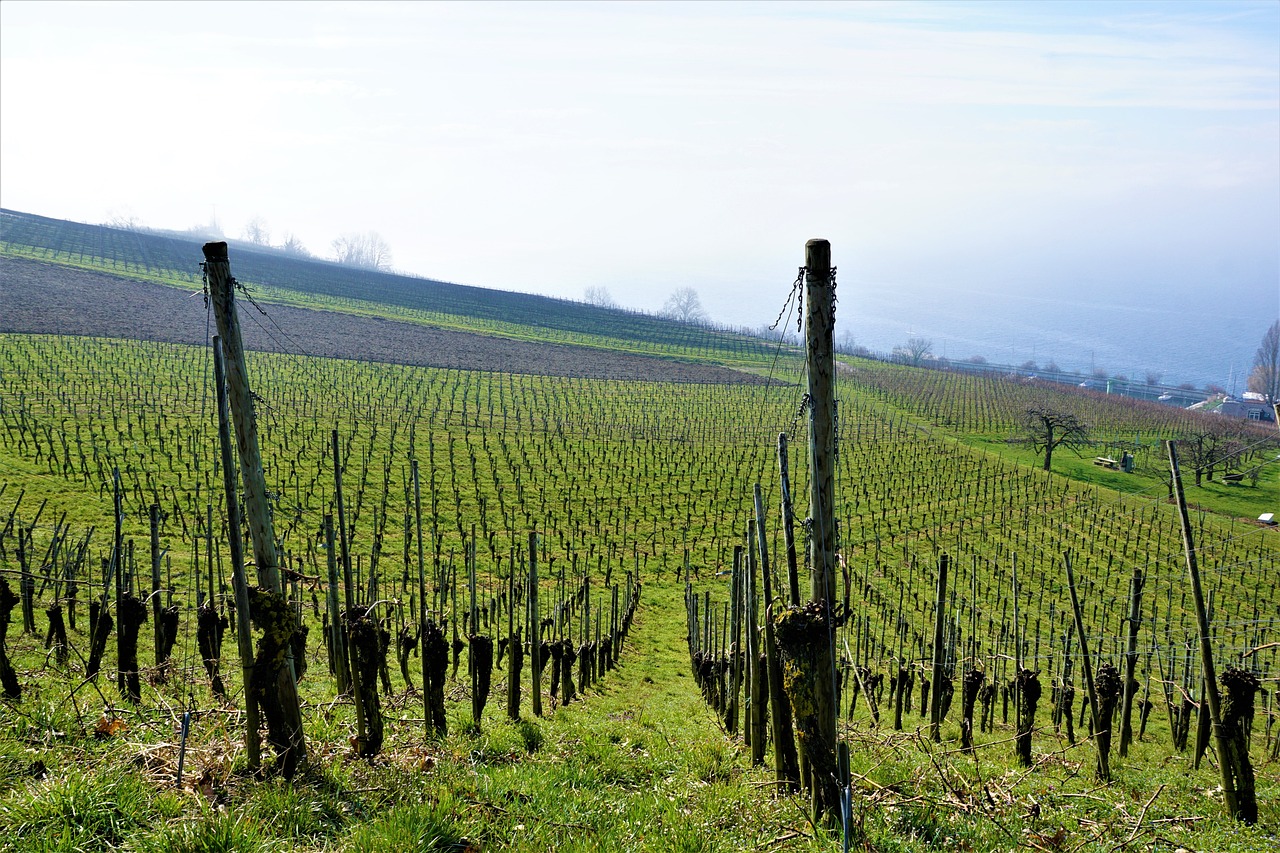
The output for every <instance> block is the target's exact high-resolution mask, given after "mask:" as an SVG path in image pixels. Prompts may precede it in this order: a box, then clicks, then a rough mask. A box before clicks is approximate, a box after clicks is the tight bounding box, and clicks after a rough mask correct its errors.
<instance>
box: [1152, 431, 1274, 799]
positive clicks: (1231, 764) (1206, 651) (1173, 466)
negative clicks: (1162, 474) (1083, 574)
mask: <svg viewBox="0 0 1280 853" xmlns="http://www.w3.org/2000/svg"><path fill="white" fill-rule="evenodd" d="M1165 446H1166V447H1167V448H1168V451H1169V468H1170V470H1171V472H1172V475H1173V491H1174V496H1175V497H1176V498H1177V501H1178V518H1179V520H1180V522H1181V524H1182V545H1183V549H1184V550H1185V551H1186V555H1187V573H1188V574H1189V575H1190V576H1191V595H1192V597H1193V599H1194V600H1195V606H1196V621H1197V623H1198V625H1199V628H1200V665H1201V667H1202V669H1203V672H1204V687H1205V689H1204V698H1205V699H1206V700H1207V701H1208V703H1209V720H1210V724H1211V725H1212V727H1213V739H1214V742H1215V743H1216V744H1217V746H1218V766H1219V769H1220V770H1221V771H1222V797H1223V799H1224V800H1225V801H1226V805H1227V812H1228V813H1229V814H1230V815H1231V816H1232V817H1235V818H1238V819H1239V820H1241V821H1244V822H1245V823H1248V824H1253V823H1257V822H1258V801H1257V798H1256V797H1255V796H1254V790H1253V765H1252V764H1250V763H1249V739H1248V732H1247V731H1246V728H1245V726H1244V725H1243V724H1242V722H1241V721H1240V720H1237V719H1235V716H1234V714H1233V719H1232V723H1233V724H1232V726H1231V731H1230V732H1228V731H1227V728H1226V727H1225V726H1224V725H1223V720H1222V707H1221V701H1220V699H1219V696H1218V676H1217V673H1216V671H1215V670H1214V666H1213V644H1212V641H1211V637H1210V634H1209V614H1208V611H1207V610H1206V608H1205V604H1204V589H1203V588H1202V587H1201V586H1200V567H1199V564H1198V562H1197V560H1196V545H1195V539H1194V538H1193V536H1192V533H1191V519H1190V518H1189V517H1188V516H1187V497H1186V495H1185V494H1183V491H1182V474H1181V473H1180V472H1179V471H1178V449H1177V448H1176V447H1175V446H1174V443H1173V442H1172V441H1169V442H1166V443H1165ZM1228 675H1231V676H1232V677H1231V678H1228V677H1227V676H1228ZM1223 676H1224V681H1226V682H1227V684H1228V687H1229V689H1231V691H1232V693H1233V695H1232V696H1231V699H1232V701H1231V702H1230V703H1229V704H1230V705H1231V706H1232V707H1231V708H1230V710H1232V711H1233V712H1238V711H1240V710H1242V709H1241V708H1239V707H1238V706H1239V705H1241V704H1243V703H1241V702H1240V701H1239V699H1238V698H1237V696H1236V695H1234V694H1237V693H1242V692H1248V694H1249V695H1248V704H1249V705H1252V702H1253V695H1252V694H1253V691H1252V690H1249V689H1248V685H1247V684H1241V683H1239V682H1240V679H1238V678H1236V677H1235V676H1234V674H1233V672H1232V671H1228V672H1227V673H1224V674H1223ZM1240 688H1244V691H1241V690H1240ZM1240 698H1243V696H1241V697H1240Z"/></svg>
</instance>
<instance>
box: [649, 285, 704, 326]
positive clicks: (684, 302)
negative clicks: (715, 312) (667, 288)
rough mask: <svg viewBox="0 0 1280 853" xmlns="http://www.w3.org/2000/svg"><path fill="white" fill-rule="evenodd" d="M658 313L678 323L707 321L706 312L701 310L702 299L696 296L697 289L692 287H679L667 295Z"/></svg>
mask: <svg viewBox="0 0 1280 853" xmlns="http://www.w3.org/2000/svg"><path fill="white" fill-rule="evenodd" d="M658 315H659V316H660V317H666V318H667V319H668V320H676V321H678V322H680V323H705V322H706V321H707V312H706V311H704V310H702V300H700V299H699V298H698V291H696V290H694V289H693V288H692V287H681V288H679V289H677V290H676V291H675V292H674V293H672V294H671V295H670V296H668V297H667V301H666V302H665V303H663V305H662V310H661V311H659V312H658Z"/></svg>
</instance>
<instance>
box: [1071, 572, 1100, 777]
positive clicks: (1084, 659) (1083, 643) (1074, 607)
mask: <svg viewBox="0 0 1280 853" xmlns="http://www.w3.org/2000/svg"><path fill="white" fill-rule="evenodd" d="M1063 560H1064V562H1065V563H1066V565H1067V589H1068V590H1069V591H1070V592H1071V612H1072V614H1074V616H1075V620H1076V637H1077V638H1078V639H1079V640H1080V665H1081V668H1082V669H1083V670H1084V686H1085V690H1087V691H1088V693H1089V714H1090V718H1091V719H1092V720H1093V725H1092V727H1091V729H1090V730H1091V731H1092V732H1093V734H1094V745H1095V746H1096V747H1097V749H1098V779H1100V780H1101V781H1103V782H1107V783H1110V782H1111V764H1110V763H1109V757H1108V755H1107V753H1106V751H1105V750H1104V749H1103V746H1104V744H1102V742H1101V741H1100V740H1098V739H1097V735H1098V731H1099V730H1100V729H1099V727H1100V716H1101V715H1100V712H1099V705H1098V691H1097V689H1096V688H1095V687H1094V684H1093V665H1092V664H1091V663H1090V662H1089V637H1088V635H1087V634H1085V632H1084V613H1083V612H1082V611H1081V609H1080V597H1079V595H1078V594H1077V593H1076V575H1075V572H1074V571H1072V568H1071V555H1070V554H1064V555H1063Z"/></svg>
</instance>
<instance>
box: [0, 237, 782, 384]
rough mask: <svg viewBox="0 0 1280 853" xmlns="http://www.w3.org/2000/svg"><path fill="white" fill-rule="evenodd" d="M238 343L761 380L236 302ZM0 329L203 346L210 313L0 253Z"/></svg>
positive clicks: (130, 285) (188, 302)
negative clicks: (238, 312)
mask: <svg viewBox="0 0 1280 853" xmlns="http://www.w3.org/2000/svg"><path fill="white" fill-rule="evenodd" d="M237 304H238V305H239V308H240V327H241V334H242V335H243V336H244V344H245V348H246V349H251V350H257V351H260V352H292V353H302V354H306V355H315V356H325V357H330V358H347V359H353V360H357V361H377V362H386V363H389V364H412V365H418V366H421V367H451V368H457V369H462V370H487V371H496V372H500V373H528V374H535V375H539V376H571V377H580V378H585V379H624V380H650V381H659V382H694V383H718V384H740V383H751V384H760V383H764V382H765V381H766V380H765V379H763V378H762V377H759V376H754V375H752V374H750V373H744V372H742V371H738V370H732V369H730V368H726V367H718V366H715V365H705V364H696V363H690V362H681V361H672V360H668V359H663V358H656V357H652V356H643V355H632V354H628V353H620V352H611V351H609V350H599V349H592V348H590V347H579V346H571V345H567V344H552V343H534V342H529V341H518V340H512V339H510V338H499V337H491V336H488V335H480V334H475V333H472V332H459V331H453V330H449V329H438V328H432V327H430V326H421V325H418V324H416V323H405V322H397V321H395V320H384V319H381V318H377V317H361V316H357V315H354V314H343V313H340V312H335V311H319V310H315V309H310V308H295V307H292V306H288V305H264V306H263V307H264V308H265V309H266V312H267V314H268V315H269V316H264V315H263V314H262V313H260V312H259V311H258V310H257V309H256V308H254V306H252V305H250V304H247V303H246V302H245V301H244V300H240V301H239V302H238V303H237ZM0 332H21V333H26V334H60V335H91V336H95V337H104V338H130V339H134V340H147V341H163V342H166V343H177V344H197V345H204V344H206V343H207V342H208V341H209V340H210V338H211V337H212V335H213V320H212V318H211V317H210V316H208V315H207V314H206V312H205V304H204V299H203V297H202V296H201V294H200V293H199V292H187V291H183V290H180V289H178V288H175V287H167V286H165V285H160V284H152V283H149V282H140V281H133V280H131V279H125V278H118V277H116V276H112V275H106V274H104V273H96V272H89V271H86V270H79V269H75V268H73V267H64V266H58V265H56V264H46V263H40V262H37V261H28V260H21V259H17V258H7V257H0Z"/></svg>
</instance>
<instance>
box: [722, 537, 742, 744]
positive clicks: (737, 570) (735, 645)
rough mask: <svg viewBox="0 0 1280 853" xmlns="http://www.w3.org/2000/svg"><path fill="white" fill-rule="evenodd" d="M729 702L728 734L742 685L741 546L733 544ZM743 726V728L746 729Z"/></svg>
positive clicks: (735, 720) (734, 724) (734, 721)
mask: <svg viewBox="0 0 1280 853" xmlns="http://www.w3.org/2000/svg"><path fill="white" fill-rule="evenodd" d="M729 590H730V591H729V599H730V608H729V622H730V628H729V631H730V639H729V702H728V704H727V706H726V709H727V710H726V713H725V727H726V728H728V729H729V734H731V735H736V734H737V733H738V693H739V691H740V688H741V686H742V664H743V655H742V610H743V607H742V546H741V545H734V546H733V576H732V578H731V579H730V584H729ZM746 728H747V727H746V726H743V730H744V731H745V730H746Z"/></svg>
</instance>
